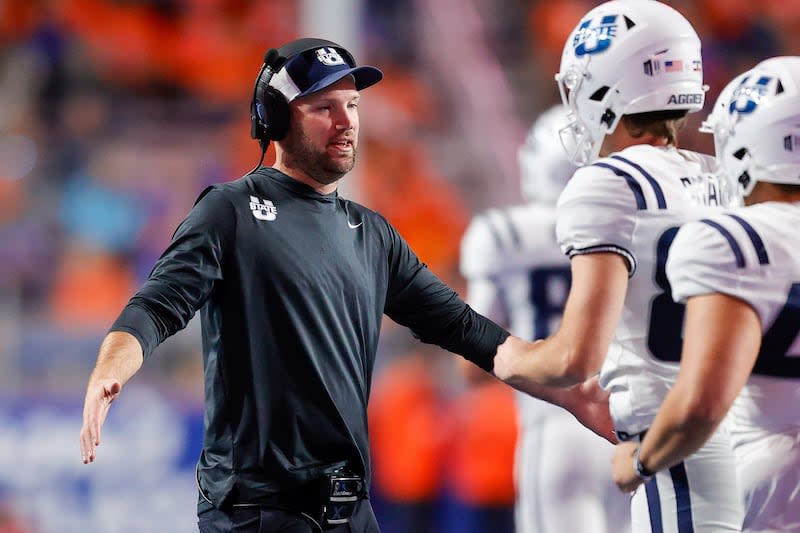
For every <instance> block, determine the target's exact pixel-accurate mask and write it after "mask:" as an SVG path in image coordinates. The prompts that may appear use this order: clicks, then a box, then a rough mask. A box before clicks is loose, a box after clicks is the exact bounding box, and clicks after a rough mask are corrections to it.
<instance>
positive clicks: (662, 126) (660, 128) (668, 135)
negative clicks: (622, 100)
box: [621, 110, 688, 146]
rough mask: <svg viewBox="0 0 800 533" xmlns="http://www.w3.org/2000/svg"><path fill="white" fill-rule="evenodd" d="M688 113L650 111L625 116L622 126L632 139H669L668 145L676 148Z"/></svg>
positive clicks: (682, 111) (679, 111) (680, 111)
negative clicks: (650, 137)
mask: <svg viewBox="0 0 800 533" xmlns="http://www.w3.org/2000/svg"><path fill="white" fill-rule="evenodd" d="M687 114H688V113H687V111H684V110H678V111H673V110H670V111H648V112H646V113H633V114H630V115H623V117H622V120H621V122H622V124H623V126H624V127H625V129H626V130H627V131H628V133H629V134H630V136H631V137H633V138H634V139H639V138H640V137H642V136H644V135H645V134H647V133H649V134H650V135H655V136H656V137H660V138H665V139H667V144H669V145H670V146H676V145H677V144H678V134H679V133H680V131H681V130H682V129H683V127H684V126H685V125H686V117H687Z"/></svg>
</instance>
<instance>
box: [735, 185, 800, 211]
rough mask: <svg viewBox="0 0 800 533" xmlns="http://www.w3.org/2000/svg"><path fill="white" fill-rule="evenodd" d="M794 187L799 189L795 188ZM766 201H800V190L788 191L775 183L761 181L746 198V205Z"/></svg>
mask: <svg viewBox="0 0 800 533" xmlns="http://www.w3.org/2000/svg"><path fill="white" fill-rule="evenodd" d="M793 189H797V188H794V187H793ZM764 202H783V203H794V202H800V190H791V191H787V190H786V189H785V188H782V187H780V186H779V185H776V184H774V183H769V182H766V181H759V182H758V183H756V184H755V186H754V187H753V191H752V192H751V193H750V194H749V195H748V196H747V197H745V199H744V204H745V205H755V204H761V203H764Z"/></svg>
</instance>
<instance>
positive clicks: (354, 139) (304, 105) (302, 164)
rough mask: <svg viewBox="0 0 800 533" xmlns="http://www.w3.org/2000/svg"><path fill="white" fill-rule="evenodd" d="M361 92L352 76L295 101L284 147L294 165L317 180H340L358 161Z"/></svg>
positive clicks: (291, 164) (331, 181)
mask: <svg viewBox="0 0 800 533" xmlns="http://www.w3.org/2000/svg"><path fill="white" fill-rule="evenodd" d="M358 100H359V93H358V91H357V90H356V86H355V83H354V81H353V78H352V77H351V76H347V77H345V78H343V79H342V80H339V81H338V82H336V83H335V84H333V85H331V86H329V87H326V88H325V89H322V90H321V91H318V92H316V93H313V94H310V95H308V96H304V97H301V98H298V99H297V100H295V101H293V102H292V103H291V106H290V107H291V111H292V117H291V121H292V122H291V127H290V128H289V133H288V135H287V137H286V139H285V140H284V141H283V143H282V144H283V148H284V150H285V151H286V156H287V159H288V160H289V161H287V162H288V163H290V166H292V167H295V168H298V169H301V170H302V171H304V172H305V173H306V174H308V175H309V176H310V177H312V178H313V179H314V180H315V181H317V182H319V183H322V184H330V183H334V182H336V181H338V180H339V179H341V178H342V176H344V175H345V174H347V173H348V172H349V171H350V170H351V169H352V168H353V165H355V162H356V148H357V146H358Z"/></svg>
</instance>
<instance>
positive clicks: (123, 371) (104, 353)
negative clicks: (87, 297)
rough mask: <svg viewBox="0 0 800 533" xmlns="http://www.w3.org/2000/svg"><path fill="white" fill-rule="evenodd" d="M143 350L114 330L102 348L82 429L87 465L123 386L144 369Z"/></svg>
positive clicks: (133, 341) (133, 339) (86, 405)
mask: <svg viewBox="0 0 800 533" xmlns="http://www.w3.org/2000/svg"><path fill="white" fill-rule="evenodd" d="M143 362H144V355H143V352H142V347H141V345H140V344H139V341H138V340H136V337H134V336H133V335H131V334H130V333H126V332H124V331H112V332H111V333H109V334H108V335H106V338H105V339H104V340H103V344H101V345H100V353H99V354H98V355H97V364H96V365H95V367H94V370H93V371H92V375H91V377H90V378H89V384H88V385H87V387H86V399H85V400H84V404H83V426H82V427H81V434H80V440H81V458H82V459H83V462H84V464H87V463H91V462H92V461H94V459H95V457H96V455H97V454H96V449H97V446H98V445H99V444H100V429H101V428H102V427H103V422H105V420H106V416H107V415H108V409H109V407H111V402H113V401H114V400H115V399H116V398H117V396H119V392H120V390H122V386H123V385H125V383H127V381H128V380H129V379H130V378H131V377H132V376H133V375H134V374H135V373H136V372H137V371H138V370H139V368H141V366H142V363H143Z"/></svg>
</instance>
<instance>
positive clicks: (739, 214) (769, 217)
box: [667, 203, 800, 443]
mask: <svg viewBox="0 0 800 533" xmlns="http://www.w3.org/2000/svg"><path fill="white" fill-rule="evenodd" d="M799 228H800V204H783V203H764V204H757V205H754V206H751V207H744V208H740V209H736V210H732V211H730V212H727V213H725V214H718V215H715V216H713V217H708V218H706V219H703V220H700V221H698V222H693V223H691V224H687V225H685V226H684V227H683V228H681V230H680V231H679V232H678V235H677V237H676V238H675V242H674V243H673V245H672V248H671V249H670V252H669V260H668V261H667V276H668V278H669V281H670V284H671V285H672V295H673V297H674V298H675V299H676V300H677V301H685V300H686V299H687V298H689V297H690V296H696V295H700V294H709V293H723V294H728V295H730V296H734V297H736V298H739V299H741V300H743V301H745V302H747V303H748V304H750V305H751V306H752V307H753V309H755V311H756V312H757V313H758V316H759V318H760V319H761V327H762V332H763V335H764V337H763V340H762V345H761V350H760V353H759V355H758V360H757V362H756V365H755V368H754V369H753V374H752V375H751V377H750V380H749V382H748V384H747V386H746V387H745V389H744V390H743V391H742V394H741V395H740V396H739V397H738V398H737V400H736V402H735V404H734V407H733V409H732V411H731V413H732V416H733V422H734V425H733V427H732V431H733V435H732V436H733V438H734V440H735V442H737V443H739V442H742V441H746V440H748V439H749V438H752V437H757V436H758V435H759V434H762V433H763V432H764V431H766V432H769V433H779V432H782V431H784V430H787V429H791V428H794V429H797V428H798V427H800V410H798V405H800V403H799V402H800V229H799Z"/></svg>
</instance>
